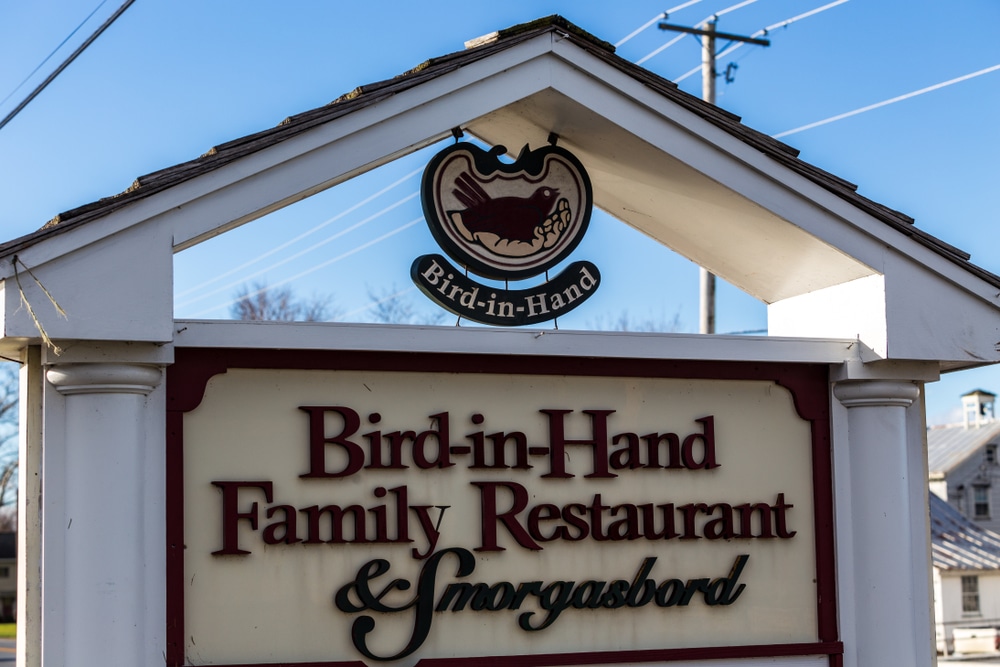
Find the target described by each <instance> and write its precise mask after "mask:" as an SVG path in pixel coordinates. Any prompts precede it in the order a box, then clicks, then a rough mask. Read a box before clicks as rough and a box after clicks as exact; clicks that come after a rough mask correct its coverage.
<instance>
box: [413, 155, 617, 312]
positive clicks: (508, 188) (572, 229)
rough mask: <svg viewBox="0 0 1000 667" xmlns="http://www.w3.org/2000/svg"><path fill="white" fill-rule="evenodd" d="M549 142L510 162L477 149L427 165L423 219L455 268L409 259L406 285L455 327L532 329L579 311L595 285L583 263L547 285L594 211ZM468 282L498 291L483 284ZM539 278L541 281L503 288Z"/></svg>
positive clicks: (583, 175)
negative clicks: (453, 319)
mask: <svg viewBox="0 0 1000 667" xmlns="http://www.w3.org/2000/svg"><path fill="white" fill-rule="evenodd" d="M456 136H457V135H456ZM552 136H555V135H552ZM551 139H552V138H551V137H550V145H549V146H545V147H543V148H539V149H535V150H530V149H529V148H528V147H527V146H525V147H524V148H523V149H522V150H521V152H520V154H519V155H518V156H517V158H516V159H514V160H513V161H510V160H509V159H508V158H506V157H504V156H506V155H507V149H506V148H504V147H503V146H494V147H492V148H490V149H488V150H485V149H483V148H480V147H479V146H478V145H476V144H473V143H468V142H458V143H456V144H454V145H452V146H449V147H448V148H445V149H444V150H442V151H441V152H440V153H438V154H437V155H435V156H434V157H433V158H431V160H430V162H429V163H428V164H427V168H426V169H425V170H424V177H423V182H422V184H421V203H422V204H423V208H424V217H425V218H426V219H427V226H428V228H429V229H430V232H431V234H432V235H433V236H434V240H436V241H437V242H438V244H439V245H440V246H441V248H442V249H443V250H444V251H445V253H446V254H448V255H449V256H450V257H451V259H452V260H453V261H455V262H457V263H458V264H459V265H460V267H456V266H454V265H453V264H452V263H451V262H449V261H448V260H447V259H445V258H444V257H442V256H441V255H439V254H437V253H427V254H424V255H421V256H419V257H417V258H416V259H415V260H413V263H412V264H411V265H410V278H411V279H412V280H413V282H414V284H415V285H416V286H417V287H418V288H419V289H420V291H421V292H423V293H424V294H425V295H426V296H427V297H428V298H429V299H431V300H432V301H434V302H435V303H436V304H437V305H439V306H441V307H442V308H444V309H446V310H449V311H451V312H452V313H455V314H456V315H458V316H459V318H460V319H461V318H464V319H468V320H471V321H473V322H480V323H483V324H490V325H494V326H504V327H514V326H524V325H529V324H539V323H541V322H546V321H549V320H553V319H556V318H558V317H562V316H563V315H564V314H566V313H568V312H570V311H571V310H573V309H574V308H577V307H578V306H579V305H580V304H582V303H584V302H585V301H586V300H587V299H589V298H590V297H591V296H592V295H593V294H594V293H595V292H596V290H597V288H598V287H599V286H600V284H601V272H600V271H599V270H598V268H597V267H596V266H595V265H594V264H593V262H588V261H586V260H578V261H574V262H570V263H568V264H566V265H564V266H562V268H560V270H559V272H558V273H557V274H556V275H553V276H549V269H551V268H553V267H554V266H556V265H557V264H559V263H560V262H562V261H563V260H564V259H566V258H567V257H568V255H569V254H570V253H571V252H573V250H574V249H575V248H576V247H577V245H578V244H579V243H580V239H582V238H583V234H584V232H586V230H587V225H588V224H589V222H590V212H591V209H592V207H593V192H592V190H591V186H590V179H589V177H588V176H587V172H586V171H585V170H584V168H583V165H582V164H581V163H580V161H579V160H578V159H577V158H576V156H574V155H573V154H572V153H570V152H569V151H567V150H566V149H564V148H562V147H559V146H556V145H555V141H554V140H551ZM470 273H476V274H478V275H480V276H483V277H485V278H489V279H492V280H496V281H501V280H502V281H504V283H505V284H504V286H503V287H500V286H499V285H495V284H494V285H491V284H488V283H482V282H479V281H478V280H476V279H474V278H473V277H471V276H470V275H469V274H470ZM542 273H544V274H545V281H544V282H541V283H539V282H538V281H533V282H534V284H532V285H528V286H527V287H524V288H520V289H519V288H512V287H510V285H509V281H512V280H514V281H516V280H521V279H522V278H531V277H533V276H538V275H540V274H542Z"/></svg>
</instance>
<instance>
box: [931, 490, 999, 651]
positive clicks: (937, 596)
mask: <svg viewBox="0 0 1000 667" xmlns="http://www.w3.org/2000/svg"><path fill="white" fill-rule="evenodd" d="M930 501H931V503H930V509H931V540H932V553H933V555H934V617H935V619H936V623H937V628H936V635H937V638H938V651H939V652H942V653H943V652H945V650H947V652H948V653H951V652H952V651H953V650H954V643H953V639H952V634H953V631H954V630H955V628H982V627H1000V534H997V533H994V532H993V531H990V530H986V529H984V528H982V527H980V526H978V525H976V524H975V523H973V522H972V521H969V520H968V519H967V518H965V517H964V516H962V513H961V512H959V511H957V510H956V509H955V508H954V507H952V506H951V505H949V504H948V503H946V502H944V501H943V500H941V499H940V498H938V497H937V496H936V495H934V494H931V497H930Z"/></svg>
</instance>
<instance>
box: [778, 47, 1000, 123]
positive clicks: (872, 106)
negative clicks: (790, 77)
mask: <svg viewBox="0 0 1000 667" xmlns="http://www.w3.org/2000/svg"><path fill="white" fill-rule="evenodd" d="M997 70H1000V65H993V66H992V67H987V68H986V69H981V70H979V71H978V72H972V73H971V74H966V75H964V76H960V77H957V78H955V79H950V80H948V81H944V82H943V83H938V84H935V85H933V86H928V87H926V88H921V89H920V90H915V91H913V92H912V93H906V94H905V95H900V96H899V97H893V98H892V99H890V100H885V101H884V102H878V103H876V104H869V105H868V106H866V107H861V108H860V109H855V110H854V111H848V112H847V113H842V114H838V115H836V116H831V117H830V118H826V119H824V120H819V121H816V122H815V123H809V124H808V125H803V126H802V127H797V128H795V129H793V130H785V131H784V132H779V133H778V134H772V135H771V136H772V137H773V138H775V139H780V138H781V137H787V136H788V135H790V134H796V133H797V132H804V131H805V130H811V129H813V128H814V127H819V126H820V125H826V124H827V123H832V122H834V121H838V120H842V119H844V118H850V117H851V116H857V115H858V114H862V113H865V112H866V111H871V110H873V109H878V108H880V107H884V106H888V105H890V104H895V103H896V102H902V101H903V100H908V99H910V98H911V97H916V96H917V95H923V94H924V93H929V92H931V91H933V90H938V89H939V88H944V87H946V86H951V85H954V84H956V83H961V82H962V81H967V80H969V79H972V78H975V77H977V76H982V75H983V74H989V73H990V72H995V71H997Z"/></svg>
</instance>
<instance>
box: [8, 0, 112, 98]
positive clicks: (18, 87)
mask: <svg viewBox="0 0 1000 667" xmlns="http://www.w3.org/2000/svg"><path fill="white" fill-rule="evenodd" d="M107 1H108V0H101V4H99V5H97V6H96V7H94V10H93V11H92V12H90V13H89V14H87V18H85V19H83V20H82V21H80V25H78V26H76V27H75V28H73V32H71V33H70V34H68V35H66V39H64V40H63V41H61V42H59V46H57V47H56V48H54V49H52V52H51V53H50V54H49V55H47V56H45V58H44V59H43V60H42V62H40V63H38V65H37V66H36V67H35V69H33V70H31V73H30V74H29V75H28V76H26V77H24V80H23V81H21V83H19V84H17V86H15V87H14V90H12V91H10V92H9V93H7V97H5V98H3V99H2V100H0V105H3V104H5V103H6V102H7V100H9V99H10V98H11V97H13V96H14V93H16V92H17V91H19V90H21V87H22V86H23V85H24V84H26V83H28V80H29V79H31V77H33V76H35V74H36V73H37V72H38V70H40V69H42V66H43V65H45V63H47V62H49V59H51V58H52V56H54V55H55V54H56V52H58V51H59V49H61V48H62V47H64V46H65V45H66V42H68V41H69V40H71V39H72V38H73V35H75V34H76V33H77V32H79V30H80V28H82V27H83V26H84V24H85V23H86V22H87V21H89V20H90V19H91V18H92V17H93V16H94V14H96V13H97V10H98V9H100V8H101V7H103V6H104V3H105V2H107Z"/></svg>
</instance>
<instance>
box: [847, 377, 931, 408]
mask: <svg viewBox="0 0 1000 667" xmlns="http://www.w3.org/2000/svg"><path fill="white" fill-rule="evenodd" d="M833 395H834V396H836V397H837V399H838V400H839V401H840V402H841V403H842V404H844V406H846V407H848V408H858V407H900V408H908V407H910V406H911V405H912V404H913V401H915V400H916V399H917V396H919V395H920V388H919V387H918V386H917V385H916V384H915V383H913V382H909V381H906V380H847V381H845V382H838V383H837V384H836V385H834V387H833Z"/></svg>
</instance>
